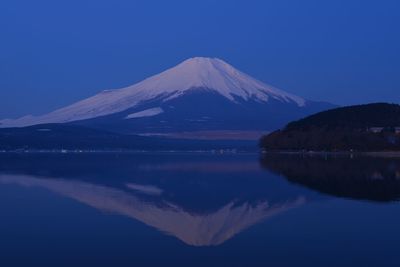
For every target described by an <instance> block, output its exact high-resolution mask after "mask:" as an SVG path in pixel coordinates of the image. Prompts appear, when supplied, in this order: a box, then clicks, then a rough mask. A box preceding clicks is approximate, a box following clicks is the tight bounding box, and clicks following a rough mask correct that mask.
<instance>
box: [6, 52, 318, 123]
mask: <svg viewBox="0 0 400 267" xmlns="http://www.w3.org/2000/svg"><path fill="white" fill-rule="evenodd" d="M193 93H195V95H196V97H195V99H197V101H196V102H197V103H196V105H195V106H193V105H192V104H191V103H189V100H193V99H190V98H189V99H184V97H185V96H187V95H193ZM199 95H203V96H205V95H208V97H201V98H198V96H199ZM211 98H212V99H213V100H212V99H211ZM177 99H182V101H184V102H186V103H187V104H188V107H183V106H184V105H182V104H181V103H179V104H178V106H177V107H175V105H176V104H177V103H176V102H177V101H174V100H177ZM215 99H218V100H215ZM214 102H217V103H214ZM218 103H219V104H218ZM208 104H211V106H213V105H217V106H219V108H220V109H221V110H222V109H226V110H228V111H229V110H231V109H233V110H234V109H235V107H236V108H239V109H240V107H239V106H242V110H241V111H240V112H241V113H243V112H247V113H248V114H247V115H246V116H247V118H251V117H252V116H254V115H256V112H255V111H257V112H258V115H259V116H268V115H272V116H275V114H268V113H265V114H263V112H266V110H263V109H262V108H260V107H262V106H266V105H272V109H276V108H278V106H288V107H290V108H288V109H287V110H285V112H284V114H286V115H288V116H289V117H298V114H296V113H297V110H304V111H305V112H306V113H307V112H309V111H307V109H308V107H309V106H310V104H312V102H310V101H306V100H304V99H303V98H301V97H298V96H295V95H292V94H289V93H286V92H284V91H282V90H279V89H277V88H274V87H272V86H269V85H266V84H264V83H262V82H260V81H258V80H256V79H254V78H252V77H250V76H249V75H247V74H245V73H243V72H240V71H239V70H237V69H235V68H234V67H232V66H231V65H229V64H227V63H226V62H224V61H222V60H220V59H211V58H200V57H198V58H191V59H188V60H186V61H184V62H182V63H181V64H179V65H177V66H175V67H173V68H171V69H168V70H166V71H164V72H162V73H160V74H158V75H155V76H152V77H150V78H148V79H145V80H143V81H142V82H139V83H137V84H135V85H132V86H129V87H126V88H122V89H117V90H106V91H103V92H101V93H99V94H97V95H95V96H93V97H90V98H87V99H84V100H82V101H80V102H77V103H75V104H72V105H70V106H67V107H64V108H61V109H59V110H56V111H54V112H51V113H49V114H46V115H43V116H38V117H32V116H26V117H23V118H20V119H17V120H4V121H1V124H2V126H3V127H12V126H27V125H32V124H40V123H65V122H72V121H82V120H89V119H94V118H99V117H104V116H108V115H112V114H117V113H121V112H122V113H123V112H124V111H128V110H130V111H131V112H130V114H133V115H130V114H123V115H124V117H118V118H113V120H114V121H115V120H116V119H138V118H142V117H146V118H149V117H156V116H157V117H159V115H160V114H162V113H166V114H164V116H166V117H165V118H164V119H166V121H167V122H168V120H170V118H169V116H168V114H169V112H168V111H169V110H168V109H165V108H163V106H167V107H171V106H173V107H175V108H178V107H179V106H182V107H180V109H177V110H176V112H179V113H181V114H185V113H187V109H188V108H189V107H190V106H192V107H193V108H196V109H198V110H199V109H200V110H201V109H202V108H203V109H205V110H204V111H206V110H207V108H208V107H207V105H208ZM243 106H245V108H244V109H243ZM317 109H323V108H322V107H319V108H317ZM213 112H215V111H212V112H209V113H207V112H200V113H201V114H196V116H194V117H193V118H192V117H189V118H188V119H192V120H200V119H204V117H210V118H211V120H212V119H213V117H218V116H215V114H213ZM228 113H231V112H228ZM234 113H235V112H234ZM288 113H289V114H288ZM135 114H136V115H135ZM142 115H143V116H142ZM198 115H201V117H199V116H198ZM233 115H235V114H233ZM246 116H245V118H246ZM278 116H281V115H280V112H278ZM171 117H174V118H175V117H176V116H175V115H174V116H172V115H171ZM164 119H161V121H163V120H164ZM179 119H180V120H182V118H179ZM218 119H223V118H218ZM282 120H285V121H284V122H285V123H286V122H287V121H286V118H282ZM159 122H160V120H159V119H157V123H159ZM125 123H126V121H125ZM154 123H155V122H154ZM263 127H264V128H265V127H268V125H263ZM203 128H205V129H207V127H203ZM219 128H221V129H223V128H224V126H223V125H221V126H219ZM228 128H229V127H228ZM244 129H246V127H244Z"/></svg>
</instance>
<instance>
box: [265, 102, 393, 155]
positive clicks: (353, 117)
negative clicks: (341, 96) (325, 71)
mask: <svg viewBox="0 0 400 267" xmlns="http://www.w3.org/2000/svg"><path fill="white" fill-rule="evenodd" d="M398 127H400V106H399V105H396V104H385V103H377V104H368V105H359V106H350V107H344V108H337V109H332V110H328V111H324V112H320V113H317V114H314V115H311V116H309V117H307V118H304V119H301V120H298V121H295V122H291V123H289V124H288V125H287V126H286V127H285V128H284V129H282V130H278V131H275V132H273V133H271V134H269V135H267V136H264V137H263V138H262V139H261V141H260V145H261V147H262V148H264V149H266V150H297V151H298V150H314V151H349V150H354V151H394V150H400V134H399V133H398V131H399V128H398Z"/></svg>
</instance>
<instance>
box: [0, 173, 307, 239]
mask: <svg viewBox="0 0 400 267" xmlns="http://www.w3.org/2000/svg"><path fill="white" fill-rule="evenodd" d="M0 183H2V184H18V185H21V186H26V187H42V188H46V189H48V190H50V191H52V192H55V193H58V194H60V195H63V196H66V197H70V198H72V199H75V200H77V201H79V202H81V203H84V204H86V205H89V206H91V207H94V208H96V209H100V210H104V211H108V212H113V213H116V214H120V215H124V216H127V217H130V218H133V219H136V220H138V221H141V222H143V223H145V224H147V225H149V226H152V227H154V228H156V229H158V230H160V231H162V232H164V233H166V234H169V235H172V236H175V237H176V238H178V239H180V240H182V241H183V242H184V243H186V244H188V245H192V246H212V245H214V246H215V245H220V244H222V243H224V242H225V241H227V240H229V239H230V238H232V237H233V236H235V235H236V234H238V233H240V232H242V231H244V230H245V229H247V228H248V227H251V226H253V225H255V224H257V223H260V222H262V221H263V220H265V219H268V218H270V217H272V216H274V215H277V214H279V213H283V212H285V211H287V210H289V209H291V208H295V207H298V206H300V205H303V204H304V203H305V201H306V200H305V198H304V197H302V196H300V195H298V196H297V197H294V198H293V199H288V200H287V201H284V202H281V203H275V204H270V203H269V202H268V201H266V200H265V201H262V202H260V203H258V204H256V205H250V204H248V203H241V204H237V203H234V202H230V203H228V204H226V205H224V206H222V207H220V208H219V209H218V210H216V211H215V212H212V213H208V214H196V213H191V212H188V211H186V210H185V209H184V208H182V207H179V206H177V205H175V204H172V203H169V202H166V201H161V202H159V203H152V202H146V201H143V200H141V198H140V197H138V195H137V194H135V193H132V192H127V191H123V190H120V189H116V188H112V187H107V186H103V185H95V184H90V183H86V182H81V181H71V180H64V179H44V178H36V177H34V176H25V175H1V176H0ZM127 186H128V188H130V189H133V190H135V191H140V192H142V193H146V194H151V195H153V194H161V192H162V190H161V189H159V188H157V187H155V186H140V185H127Z"/></svg>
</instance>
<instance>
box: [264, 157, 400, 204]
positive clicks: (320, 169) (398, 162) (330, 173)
mask: <svg viewBox="0 0 400 267" xmlns="http://www.w3.org/2000/svg"><path fill="white" fill-rule="evenodd" d="M261 164H262V166H263V167H265V168H266V169H268V170H270V171H272V172H275V173H278V174H280V175H283V176H284V177H285V178H286V179H287V180H289V181H290V182H293V183H297V184H301V185H303V186H306V187H308V188H311V189H313V190H317V191H319V192H322V193H326V194H330V195H335V196H340V197H347V198H354V199H366V200H373V201H393V200H397V199H398V198H399V196H400V159H395V158H392V159H390V158H373V157H361V156H357V157H354V158H349V157H344V156H342V157H323V156H304V155H295V154H292V155H289V154H265V155H264V156H263V158H262V159H261Z"/></svg>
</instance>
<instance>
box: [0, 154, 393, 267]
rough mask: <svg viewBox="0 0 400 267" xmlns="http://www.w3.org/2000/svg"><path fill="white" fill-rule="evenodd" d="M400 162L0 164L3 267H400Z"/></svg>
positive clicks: (293, 159)
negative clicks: (399, 246) (399, 245)
mask: <svg viewBox="0 0 400 267" xmlns="http://www.w3.org/2000/svg"><path fill="white" fill-rule="evenodd" d="M399 197H400V159H391V158H366V157H352V158H350V157H300V156H276V155H265V156H263V157H260V156H259V155H210V154H119V155H118V154H91V155H82V154H66V155H60V154H31V155H29V154H27V155H24V154H20V155H18V154H3V155H0V266H7V267H12V266H326V267H329V266H400V253H399V248H398V244H399V242H400V231H399V227H400V204H399V202H398V201H397V200H398V199H399Z"/></svg>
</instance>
